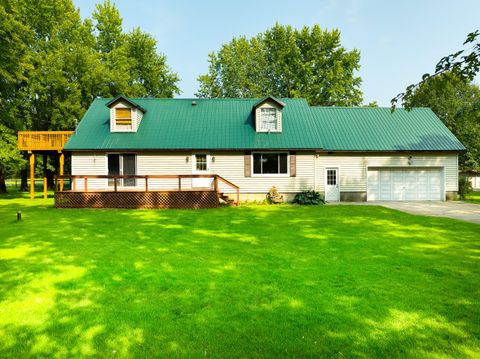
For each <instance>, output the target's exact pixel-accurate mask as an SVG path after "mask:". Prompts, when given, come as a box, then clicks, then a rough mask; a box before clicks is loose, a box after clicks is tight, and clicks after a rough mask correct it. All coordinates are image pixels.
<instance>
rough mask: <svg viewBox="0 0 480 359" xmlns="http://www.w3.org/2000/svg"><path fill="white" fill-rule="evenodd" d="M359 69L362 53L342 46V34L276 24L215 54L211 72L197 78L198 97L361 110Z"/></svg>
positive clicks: (211, 62) (212, 55) (210, 57)
mask: <svg viewBox="0 0 480 359" xmlns="http://www.w3.org/2000/svg"><path fill="white" fill-rule="evenodd" d="M359 68H360V53H359V51H358V50H355V49H354V50H352V51H347V50H346V49H345V48H344V47H342V46H341V44H340V31H338V30H332V31H328V30H322V29H321V28H320V26H318V25H314V26H313V27H311V28H309V27H307V26H304V27H303V28H302V29H301V30H297V29H293V28H292V27H290V26H281V25H279V24H276V25H275V26H274V27H272V28H270V29H268V30H267V31H265V32H264V33H260V34H258V35H257V36H255V37H253V38H250V39H247V38H246V37H239V38H233V39H232V41H230V42H229V43H227V44H223V45H222V46H221V48H220V50H219V51H218V52H216V53H215V52H212V53H211V54H210V55H209V69H208V74H205V75H201V76H199V77H198V81H199V83H200V86H199V90H198V93H197V94H196V95H197V96H199V97H262V96H265V95H273V96H277V97H290V98H298V97H303V98H306V99H307V101H308V102H309V103H310V104H311V105H327V106H330V105H336V106H352V105H353V106H358V105H360V104H361V102H362V92H361V91H360V84H361V78H360V77H358V76H356V71H357V70H358V69H359Z"/></svg>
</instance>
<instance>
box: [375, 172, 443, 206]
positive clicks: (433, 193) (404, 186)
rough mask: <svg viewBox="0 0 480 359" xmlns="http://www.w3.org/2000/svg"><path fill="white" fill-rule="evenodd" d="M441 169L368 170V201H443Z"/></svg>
mask: <svg viewBox="0 0 480 359" xmlns="http://www.w3.org/2000/svg"><path fill="white" fill-rule="evenodd" d="M442 182H443V181H442V169H441V168H369V169H368V188H367V200H368V201H435V200H442V199H443V196H442V194H443V184H442Z"/></svg>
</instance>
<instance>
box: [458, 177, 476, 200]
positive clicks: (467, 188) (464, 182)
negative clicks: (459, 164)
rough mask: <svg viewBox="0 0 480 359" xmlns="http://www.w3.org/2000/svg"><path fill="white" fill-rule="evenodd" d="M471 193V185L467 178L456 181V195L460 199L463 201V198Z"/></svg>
mask: <svg viewBox="0 0 480 359" xmlns="http://www.w3.org/2000/svg"><path fill="white" fill-rule="evenodd" d="M472 191H473V188H472V183H471V182H470V181H469V179H468V177H464V176H462V177H460V178H459V179H458V195H459V196H460V199H465V196H466V195H467V194H469V193H470V192H472Z"/></svg>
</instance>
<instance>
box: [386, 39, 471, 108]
mask: <svg viewBox="0 0 480 359" xmlns="http://www.w3.org/2000/svg"><path fill="white" fill-rule="evenodd" d="M463 46H464V49H462V50H459V51H457V52H455V53H453V54H450V55H447V56H445V57H443V58H442V59H441V60H440V61H439V62H438V63H437V65H436V66H435V72H434V73H433V74H429V73H426V74H424V75H423V76H422V80H421V81H420V82H418V83H416V84H411V85H409V86H408V87H407V88H406V90H405V92H401V93H399V94H398V95H397V96H395V97H394V98H393V99H392V100H391V104H392V110H394V109H395V107H396V106H397V105H398V104H399V103H401V104H402V105H403V106H404V107H405V108H407V109H409V108H410V107H409V106H410V105H411V101H410V100H411V98H412V96H413V94H414V93H415V91H416V89H417V88H418V87H419V86H421V85H422V84H423V83H424V82H425V81H427V80H429V79H430V78H432V77H437V76H440V75H442V74H444V73H446V72H453V73H454V74H455V75H456V76H457V77H458V78H459V79H462V80H463V81H465V82H467V83H468V82H470V81H472V80H473V79H474V78H475V76H476V75H477V74H478V72H479V71H480V31H479V30H476V31H474V32H471V33H469V34H468V35H467V39H466V40H465V42H464V43H463Z"/></svg>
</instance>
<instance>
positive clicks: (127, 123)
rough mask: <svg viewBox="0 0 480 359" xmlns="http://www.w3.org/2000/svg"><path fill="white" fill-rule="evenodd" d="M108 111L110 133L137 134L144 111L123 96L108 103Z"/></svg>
mask: <svg viewBox="0 0 480 359" xmlns="http://www.w3.org/2000/svg"><path fill="white" fill-rule="evenodd" d="M106 106H107V107H108V108H109V109H110V132H137V130H138V127H139V126H140V122H141V121H142V118H143V114H144V113H145V112H146V110H145V109H144V108H143V107H141V106H139V105H137V104H136V103H135V102H133V101H132V100H130V99H128V98H127V97H125V96H122V95H120V96H118V97H116V98H114V99H113V100H112V101H110V102H108V103H107V104H106Z"/></svg>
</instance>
